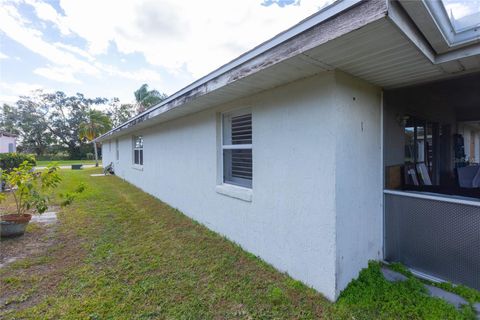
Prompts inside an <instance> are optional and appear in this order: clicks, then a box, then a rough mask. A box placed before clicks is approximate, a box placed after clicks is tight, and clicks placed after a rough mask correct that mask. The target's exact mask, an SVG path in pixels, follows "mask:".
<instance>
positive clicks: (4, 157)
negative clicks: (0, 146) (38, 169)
mask: <svg viewBox="0 0 480 320" xmlns="http://www.w3.org/2000/svg"><path fill="white" fill-rule="evenodd" d="M25 161H26V162H27V164H28V165H29V166H31V167H34V166H36V165H37V161H36V160H35V156H34V155H33V154H26V153H16V152H11V153H2V154H0V168H1V169H2V171H4V172H6V173H9V172H10V171H12V170H13V169H14V168H18V167H20V165H21V164H22V163H24V162H25Z"/></svg>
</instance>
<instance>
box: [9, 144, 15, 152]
mask: <svg viewBox="0 0 480 320" xmlns="http://www.w3.org/2000/svg"><path fill="white" fill-rule="evenodd" d="M14 151H15V147H14V145H13V143H9V144H8V152H10V153H12V152H14Z"/></svg>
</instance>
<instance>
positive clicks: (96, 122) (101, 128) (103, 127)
mask: <svg viewBox="0 0 480 320" xmlns="http://www.w3.org/2000/svg"><path fill="white" fill-rule="evenodd" d="M111 128H112V123H111V122H110V118H109V117H108V116H107V115H106V114H105V113H103V112H102V111H99V110H89V111H88V116H87V121H85V122H83V123H81V124H80V130H79V134H80V136H79V137H80V139H86V140H88V141H90V142H92V141H93V140H94V139H95V138H97V137H99V136H100V135H102V134H103V133H105V132H107V131H108V130H110V129H111ZM93 150H94V153H95V166H96V167H98V151H97V142H95V141H93Z"/></svg>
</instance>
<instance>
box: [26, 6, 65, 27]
mask: <svg viewBox="0 0 480 320" xmlns="http://www.w3.org/2000/svg"><path fill="white" fill-rule="evenodd" d="M25 2H26V3H27V4H29V5H31V6H33V8H34V9H35V13H36V14H37V17H38V18H40V19H41V20H43V21H49V22H51V23H53V24H54V25H55V26H56V27H57V28H58V29H59V30H60V32H61V33H62V34H63V35H69V34H70V33H71V32H70V29H69V28H68V26H67V24H66V23H65V22H64V18H63V16H62V15H60V14H58V12H57V10H55V8H53V7H52V6H51V5H49V4H47V3H45V2H42V1H37V0H25Z"/></svg>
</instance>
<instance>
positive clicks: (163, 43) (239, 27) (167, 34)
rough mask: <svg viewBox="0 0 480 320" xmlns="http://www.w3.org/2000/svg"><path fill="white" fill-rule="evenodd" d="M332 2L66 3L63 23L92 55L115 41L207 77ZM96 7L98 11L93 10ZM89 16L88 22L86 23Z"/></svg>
mask: <svg viewBox="0 0 480 320" xmlns="http://www.w3.org/2000/svg"><path fill="white" fill-rule="evenodd" d="M329 2H332V0H302V1H301V2H300V5H295V6H288V7H284V8H280V6H277V5H271V6H262V5H261V3H262V1H261V0H243V1H224V0H209V1H178V0H125V1H117V0H103V1H97V0H82V1H78V0H61V1H60V5H61V7H62V9H63V11H64V12H65V16H64V17H63V22H62V23H65V24H66V25H68V29H69V30H71V31H72V32H74V33H76V34H78V35H79V36H80V37H82V38H84V39H86V40H87V42H88V51H89V52H90V53H91V54H92V55H97V54H102V53H106V52H107V49H108V47H109V45H110V43H111V42H114V43H115V44H116V46H117V48H118V49H119V50H120V51H121V52H122V53H126V54H128V53H133V52H140V53H143V54H144V56H145V58H146V59H147V61H148V62H149V63H151V64H153V65H156V66H161V67H165V68H167V69H169V70H170V71H173V72H175V71H178V70H180V69H181V68H182V67H184V66H186V69H187V70H188V71H189V72H191V73H192V74H194V75H195V76H196V77H198V76H201V75H204V74H205V73H207V72H209V71H211V70H212V69H214V68H215V67H218V66H220V65H222V64H224V63H226V62H228V61H229V60H231V59H233V58H235V57H236V56H238V55H239V54H241V53H243V52H244V51H246V50H248V49H250V48H252V47H254V46H255V45H257V44H259V43H261V42H263V41H265V40H267V39H269V38H271V37H272V36H274V35H275V34H277V33H279V32H280V31H283V30H284V29H286V28H288V27H290V26H292V25H294V24H295V23H297V22H299V21H300V20H301V19H303V18H305V17H307V16H308V15H310V14H312V13H314V12H316V11H317V10H318V9H319V8H320V7H322V6H323V5H325V4H326V3H329ZM93 8H94V9H93ZM85 17H88V23H86V21H85V19H86V18H85Z"/></svg>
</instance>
